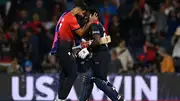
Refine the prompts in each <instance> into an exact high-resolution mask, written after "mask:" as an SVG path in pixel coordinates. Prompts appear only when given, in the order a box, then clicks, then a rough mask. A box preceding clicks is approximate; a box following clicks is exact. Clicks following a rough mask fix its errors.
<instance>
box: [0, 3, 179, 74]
mask: <svg viewBox="0 0 180 101" xmlns="http://www.w3.org/2000/svg"><path fill="white" fill-rule="evenodd" d="M77 1H78V0H0V72H1V73H8V74H12V73H15V74H21V73H55V72H57V71H58V70H59V69H60V66H58V63H57V61H58V60H57V59H56V58H55V57H51V58H48V52H49V51H50V49H51V45H52V42H53V37H54V31H55V25H56V22H57V20H58V19H59V17H60V15H61V14H62V13H63V12H64V11H66V10H68V9H71V8H72V7H73V5H74V3H75V2H77ZM86 3H87V4H88V5H89V6H91V7H95V8H97V9H98V10H99V13H100V15H101V21H102V23H103V25H104V27H105V29H106V31H107V33H108V34H109V35H111V37H112V43H110V44H109V48H110V53H111V62H110V64H109V67H110V68H109V74H121V73H164V72H173V73H175V72H177V73H178V72H180V37H179V36H180V0H86Z"/></svg>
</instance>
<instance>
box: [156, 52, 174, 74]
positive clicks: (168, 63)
mask: <svg viewBox="0 0 180 101" xmlns="http://www.w3.org/2000/svg"><path fill="white" fill-rule="evenodd" d="M159 54H160V55H161V56H162V57H163V59H162V62H161V73H165V72H172V73H174V72H175V67H174V60H173V58H172V57H171V56H170V55H169V54H168V53H167V50H166V49H165V48H160V49H159Z"/></svg>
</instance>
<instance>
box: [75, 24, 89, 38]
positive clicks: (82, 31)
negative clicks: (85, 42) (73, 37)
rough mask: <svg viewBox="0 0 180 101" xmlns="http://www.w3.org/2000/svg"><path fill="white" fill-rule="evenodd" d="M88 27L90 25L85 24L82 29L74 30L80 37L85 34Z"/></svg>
mask: <svg viewBox="0 0 180 101" xmlns="http://www.w3.org/2000/svg"><path fill="white" fill-rule="evenodd" d="M90 26H91V23H87V24H86V25H84V26H83V27H82V28H79V29H77V30H75V33H76V34H78V35H79V36H81V37H82V36H83V35H84V34H85V32H86V31H87V30H88V29H89V28H90Z"/></svg>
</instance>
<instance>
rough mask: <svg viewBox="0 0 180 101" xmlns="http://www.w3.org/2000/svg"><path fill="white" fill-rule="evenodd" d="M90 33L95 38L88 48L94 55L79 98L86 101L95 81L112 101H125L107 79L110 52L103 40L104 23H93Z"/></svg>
mask: <svg viewBox="0 0 180 101" xmlns="http://www.w3.org/2000/svg"><path fill="white" fill-rule="evenodd" d="M89 13H90V14H93V13H97V11H96V10H93V9H91V10H90V11H89ZM89 35H90V36H91V37H90V38H91V39H90V40H93V42H92V44H91V45H90V46H89V47H88V50H89V51H91V52H92V53H93V55H92V58H91V60H90V61H91V68H89V69H88V71H87V72H86V73H85V75H84V77H83V80H82V88H81V93H80V97H79V100H80V101H86V100H87V99H88V98H89V96H90V95H91V92H92V89H93V83H95V84H96V85H97V87H98V88H99V89H101V90H102V91H103V92H104V93H105V94H106V95H107V96H108V97H109V98H110V99H111V100H112V101H125V100H124V99H123V97H122V96H120V95H119V94H118V92H117V91H116V90H115V88H114V87H113V85H112V84H111V83H110V82H108V80H107V72H108V64H109V62H110V54H109V50H108V46H107V44H103V42H101V41H102V40H101V39H102V38H104V37H106V33H105V29H104V27H103V25H102V24H101V23H100V22H99V21H97V22H96V23H95V24H92V25H91V28H90V29H89Z"/></svg>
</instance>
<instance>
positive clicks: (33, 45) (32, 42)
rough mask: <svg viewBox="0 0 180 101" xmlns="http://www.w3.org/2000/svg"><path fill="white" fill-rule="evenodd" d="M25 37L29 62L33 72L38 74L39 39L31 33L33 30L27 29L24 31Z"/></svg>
mask: <svg viewBox="0 0 180 101" xmlns="http://www.w3.org/2000/svg"><path fill="white" fill-rule="evenodd" d="M26 37H27V39H28V45H29V52H30V60H31V61H32V64H33V70H35V71H37V72H40V64H39V43H38V42H39V41H38V40H39V39H38V37H37V36H36V35H35V34H34V33H33V30H32V29H31V28H29V29H28V30H27V31H26Z"/></svg>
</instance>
